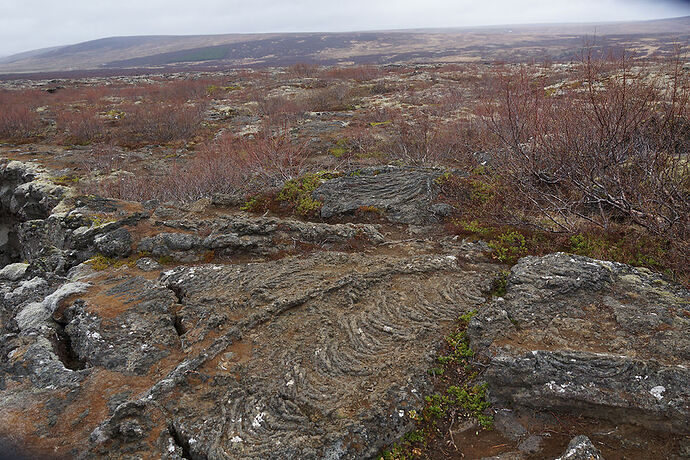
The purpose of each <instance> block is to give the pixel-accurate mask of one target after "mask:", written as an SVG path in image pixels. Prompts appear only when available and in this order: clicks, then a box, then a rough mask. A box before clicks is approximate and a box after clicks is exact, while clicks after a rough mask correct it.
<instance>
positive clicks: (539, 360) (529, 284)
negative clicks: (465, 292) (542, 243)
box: [468, 253, 690, 433]
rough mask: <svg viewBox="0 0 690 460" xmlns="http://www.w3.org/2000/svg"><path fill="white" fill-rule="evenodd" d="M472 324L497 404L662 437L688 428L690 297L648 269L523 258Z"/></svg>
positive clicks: (560, 257) (561, 257)
mask: <svg viewBox="0 0 690 460" xmlns="http://www.w3.org/2000/svg"><path fill="white" fill-rule="evenodd" d="M506 292H507V293H506V295H505V297H504V298H499V299H495V300H493V301H492V302H491V303H490V304H489V305H487V307H486V308H484V309H482V310H480V313H479V314H478V315H477V316H476V317H475V318H474V319H473V320H472V321H471V322H470V325H469V329H468V333H469V335H470V338H471V342H472V345H473V347H474V348H475V349H478V350H481V351H482V352H483V353H484V354H485V355H487V356H489V359H490V361H489V367H488V370H487V373H486V379H487V380H488V382H489V385H490V388H491V393H492V397H493V398H495V400H497V401H501V402H503V403H509V404H513V405H518V406H526V407H530V408H539V409H540V410H544V409H546V408H548V409H552V410H568V411H576V412H577V413H581V414H586V415H589V416H593V417H597V418H606V419H610V420H614V421H618V422H627V423H632V424H638V425H643V426H647V427H650V428H653V429H658V430H664V431H675V432H678V433H687V432H688V427H689V426H690V368H689V367H688V363H689V362H690V335H688V330H690V293H688V291H686V290H684V289H682V288H681V287H679V286H676V285H673V284H669V283H668V282H667V281H665V280H663V279H662V278H661V277H660V276H658V275H655V274H652V273H651V272H649V271H648V270H646V269H636V268H632V267H629V266H627V265H623V264H617V263H612V262H604V261H598V260H594V259H589V258H586V257H580V256H574V255H569V254H563V253H557V254H551V255H548V256H544V257H540V258H537V257H525V258H523V259H521V260H520V261H519V262H518V263H517V264H516V265H515V266H514V267H513V268H512V270H511V272H510V275H509V277H508V280H507V289H506Z"/></svg>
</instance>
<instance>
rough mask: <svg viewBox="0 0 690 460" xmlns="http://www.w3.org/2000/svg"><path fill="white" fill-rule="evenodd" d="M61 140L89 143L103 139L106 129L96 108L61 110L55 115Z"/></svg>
mask: <svg viewBox="0 0 690 460" xmlns="http://www.w3.org/2000/svg"><path fill="white" fill-rule="evenodd" d="M55 121H56V123H57V128H58V130H60V131H62V140H63V141H64V142H69V143H73V144H90V143H92V142H98V141H103V140H104V139H105V138H106V135H107V129H106V127H105V124H104V122H103V120H102V119H101V117H100V115H99V113H98V111H97V110H94V109H87V108H83V109H81V110H75V111H72V110H62V111H59V112H58V113H57V115H56V116H55Z"/></svg>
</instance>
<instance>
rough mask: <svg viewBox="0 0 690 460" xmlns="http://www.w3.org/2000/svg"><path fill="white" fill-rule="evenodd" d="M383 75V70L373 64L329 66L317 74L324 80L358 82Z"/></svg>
mask: <svg viewBox="0 0 690 460" xmlns="http://www.w3.org/2000/svg"><path fill="white" fill-rule="evenodd" d="M383 75H385V71H384V70H383V69H381V68H379V67H376V66H373V65H357V66H348V67H331V68H328V69H324V70H322V71H321V73H320V74H319V77H320V78H323V79H326V80H355V81H358V82H362V81H369V80H373V79H375V78H379V77H382V76H383Z"/></svg>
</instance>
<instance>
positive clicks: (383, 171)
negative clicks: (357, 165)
mask: <svg viewBox="0 0 690 460" xmlns="http://www.w3.org/2000/svg"><path fill="white" fill-rule="evenodd" d="M442 174H444V171H443V170H442V169H437V168H419V167H397V166H380V167H371V168H364V169H361V170H357V171H354V172H352V173H350V174H347V175H344V176H341V177H338V178H335V179H331V180H329V181H326V182H325V183H324V184H322V185H321V186H320V187H319V188H317V189H316V190H315V191H314V192H313V193H312V196H313V197H314V199H316V200H319V201H320V202H322V203H323V206H322V208H321V217H323V218H326V219H328V218H331V217H338V216H344V215H348V214H352V213H354V212H355V211H357V210H358V209H361V208H365V207H366V208H370V209H377V210H380V211H381V212H382V213H383V216H384V217H385V218H386V219H387V220H389V221H391V222H399V223H405V224H428V223H432V222H437V221H438V220H439V217H442V216H445V215H447V214H448V213H449V212H450V211H449V208H448V206H447V205H446V206H438V203H436V202H435V200H436V198H437V196H438V187H437V185H436V181H437V179H438V178H439V177H440V176H441V175H442Z"/></svg>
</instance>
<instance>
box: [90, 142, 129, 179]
mask: <svg viewBox="0 0 690 460" xmlns="http://www.w3.org/2000/svg"><path fill="white" fill-rule="evenodd" d="M126 164H127V154H126V153H125V152H123V151H122V150H120V149H118V148H117V147H116V146H114V145H112V144H95V145H94V146H93V147H92V148H91V151H90V152H89V155H87V156H86V157H85V158H84V159H83V160H82V162H81V167H82V169H84V170H85V171H87V172H91V173H98V174H108V173H110V172H113V171H119V170H120V169H122V168H123V167H124V166H125V165H126Z"/></svg>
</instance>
